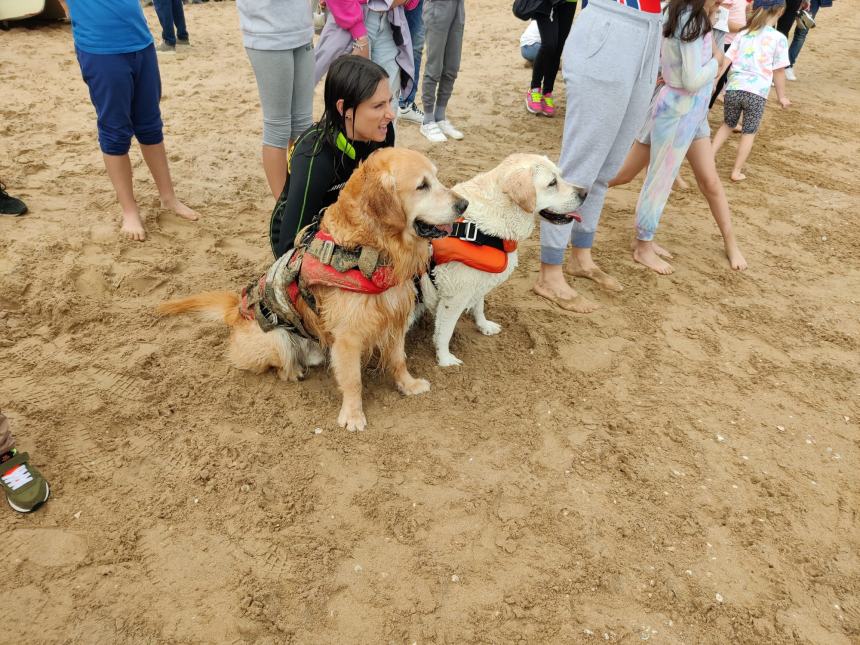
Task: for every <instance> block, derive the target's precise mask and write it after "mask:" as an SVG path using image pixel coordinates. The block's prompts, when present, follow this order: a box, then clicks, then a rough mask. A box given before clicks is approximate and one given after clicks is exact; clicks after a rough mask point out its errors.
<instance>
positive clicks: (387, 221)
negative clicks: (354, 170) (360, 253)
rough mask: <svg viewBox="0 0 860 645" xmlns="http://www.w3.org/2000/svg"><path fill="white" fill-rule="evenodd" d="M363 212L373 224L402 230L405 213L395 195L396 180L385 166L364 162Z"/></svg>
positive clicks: (398, 198) (397, 196)
mask: <svg viewBox="0 0 860 645" xmlns="http://www.w3.org/2000/svg"><path fill="white" fill-rule="evenodd" d="M363 194H364V196H365V211H366V213H367V216H368V217H369V218H371V219H372V220H373V222H374V223H378V224H381V225H382V226H384V227H386V228H387V227H391V228H394V229H395V230H398V231H400V230H403V228H404V227H405V225H406V213H405V211H404V210H403V204H401V203H400V195H399V194H398V193H397V178H396V177H395V176H394V173H393V172H392V171H391V169H390V168H388V167H387V166H386V165H385V164H378V163H376V164H372V165H369V166H368V165H367V162H365V186H364V191H363Z"/></svg>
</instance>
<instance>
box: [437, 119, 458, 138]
mask: <svg viewBox="0 0 860 645" xmlns="http://www.w3.org/2000/svg"><path fill="white" fill-rule="evenodd" d="M436 125H438V126H439V129H440V130H441V131H442V134H444V135H445V136H448V137H451V138H452V139H457V140H458V141H459V140H460V139H462V138H463V133H462V132H460V131H459V130H458V129H457V128H455V127H454V126H453V125H451V122H450V121H449V120H448V119H445V120H444V121H437V122H436Z"/></svg>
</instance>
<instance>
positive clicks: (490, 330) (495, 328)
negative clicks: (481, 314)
mask: <svg viewBox="0 0 860 645" xmlns="http://www.w3.org/2000/svg"><path fill="white" fill-rule="evenodd" d="M478 329H479V330H480V332H481V333H482V334H484V336H495V335H496V334H498V333H499V332H500V331H502V326H501V325H500V324H499V323H495V322H493V321H492V320H485V321H484V322H483V323H482V324H479V325H478Z"/></svg>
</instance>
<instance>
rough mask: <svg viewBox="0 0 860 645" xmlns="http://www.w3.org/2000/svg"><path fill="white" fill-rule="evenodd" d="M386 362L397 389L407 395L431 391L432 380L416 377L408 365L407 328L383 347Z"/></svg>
mask: <svg viewBox="0 0 860 645" xmlns="http://www.w3.org/2000/svg"><path fill="white" fill-rule="evenodd" d="M383 351H384V352H385V355H384V356H383V359H384V362H385V363H386V364H387V365H388V366H389V369H390V370H391V373H392V375H393V376H394V382H395V383H396V384H397V389H398V390H400V391H401V392H403V394H406V395H407V396H411V395H415V394H424V393H425V392H429V391H430V381H427V380H425V379H423V378H415V377H414V376H412V375H411V374H410V373H409V369H408V368H407V367H406V328H405V327H404V328H403V330H402V333H398V334H397V335H396V336H395V337H394V338H393V339H392V340H391V341H390V343H389V344H388V345H387V346H386V347H384V348H383Z"/></svg>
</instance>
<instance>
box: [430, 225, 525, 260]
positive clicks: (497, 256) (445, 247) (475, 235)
mask: <svg viewBox="0 0 860 645" xmlns="http://www.w3.org/2000/svg"><path fill="white" fill-rule="evenodd" d="M516 250H517V243H516V241H514V240H503V239H502V238H500V237H495V236H493V235H487V234H486V233H484V232H483V231H481V229H479V228H478V225H477V224H475V222H473V221H471V220H467V219H461V220H458V221H457V222H455V223H454V226H453V230H452V231H451V233H450V234H449V235H448V237H443V238H440V239H437V240H433V265H434V266H438V265H440V264H446V263H448V262H462V263H463V264H465V265H466V266H469V267H472V268H473V269H477V270H478V271H485V272H487V273H502V272H503V271H504V270H505V269H507V268H508V253H512V252H513V251H516Z"/></svg>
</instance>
